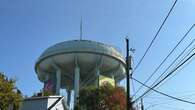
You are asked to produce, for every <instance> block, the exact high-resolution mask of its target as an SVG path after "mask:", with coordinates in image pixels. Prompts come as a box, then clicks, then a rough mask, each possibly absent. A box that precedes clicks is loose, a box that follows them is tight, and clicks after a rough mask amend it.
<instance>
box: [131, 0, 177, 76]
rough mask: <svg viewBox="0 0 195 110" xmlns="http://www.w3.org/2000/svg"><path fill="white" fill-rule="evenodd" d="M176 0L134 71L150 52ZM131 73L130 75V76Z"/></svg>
mask: <svg viewBox="0 0 195 110" xmlns="http://www.w3.org/2000/svg"><path fill="white" fill-rule="evenodd" d="M177 1H178V0H175V2H174V4H173V5H172V7H171V9H170V10H169V12H168V14H167V15H166V17H165V19H164V21H163V22H162V24H161V25H160V27H159V29H158V31H157V32H156V34H155V36H154V37H153V39H152V41H151V42H150V44H149V46H148V47H147V49H146V51H145V52H144V55H143V56H142V57H141V59H140V60H139V62H138V64H137V65H136V66H135V68H134V71H135V70H136V69H137V68H138V67H139V66H140V64H141V62H142V61H143V59H144V58H145V56H146V54H147V53H148V51H149V50H150V48H151V47H152V45H153V43H154V41H155V40H156V38H157V36H158V34H159V33H160V31H161V29H162V27H163V26H164V24H165V22H166V21H167V19H168V17H169V15H170V14H171V12H172V10H173V8H174V7H175V5H176V3H177ZM134 71H132V73H134ZM132 73H131V74H132Z"/></svg>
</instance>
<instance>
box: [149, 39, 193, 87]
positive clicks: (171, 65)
mask: <svg viewBox="0 0 195 110" xmlns="http://www.w3.org/2000/svg"><path fill="white" fill-rule="evenodd" d="M194 41H195V40H193V41H192V42H191V43H190V44H189V45H188V46H187V47H186V48H185V49H184V50H183V51H182V52H181V53H180V55H178V56H177V58H176V59H175V60H174V61H173V62H172V63H171V64H170V65H169V66H168V67H167V68H166V70H165V71H164V72H163V73H162V74H161V75H160V76H159V77H158V78H157V79H156V80H155V81H154V82H153V83H152V85H151V86H153V85H154V84H155V83H156V82H157V81H158V80H159V79H160V78H161V77H162V76H163V75H164V74H165V73H166V72H167V71H168V70H169V69H170V68H171V67H172V66H173V64H174V63H175V62H176V61H177V60H178V59H179V58H180V57H181V56H182V55H183V54H184V52H185V51H186V50H187V49H188V48H189V47H190V46H191V45H192V44H193V43H194ZM194 49H195V48H193V49H192V50H190V51H189V52H188V53H187V55H185V56H184V58H182V59H181V60H180V61H179V63H178V64H177V65H176V66H175V68H176V67H177V66H178V65H179V64H181V63H182V62H183V61H184V60H185V58H187V57H188V56H189V55H190V53H192V51H193V50H194ZM166 81H167V80H166ZM166 81H165V82H166ZM165 82H163V84H164V83H165ZM161 85H162V84H161Z"/></svg>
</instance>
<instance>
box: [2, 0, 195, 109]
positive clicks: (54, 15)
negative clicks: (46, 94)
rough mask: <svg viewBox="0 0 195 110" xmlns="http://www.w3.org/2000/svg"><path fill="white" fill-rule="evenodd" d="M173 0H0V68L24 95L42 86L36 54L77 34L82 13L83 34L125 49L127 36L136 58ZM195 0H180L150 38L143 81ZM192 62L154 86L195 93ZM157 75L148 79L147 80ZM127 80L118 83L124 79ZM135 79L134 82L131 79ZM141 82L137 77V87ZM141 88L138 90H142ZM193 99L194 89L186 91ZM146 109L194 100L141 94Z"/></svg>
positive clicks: (177, 35)
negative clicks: (138, 81)
mask: <svg viewBox="0 0 195 110" xmlns="http://www.w3.org/2000/svg"><path fill="white" fill-rule="evenodd" d="M173 2H174V1H173V0H166V1H165V0H82V1H81V0H80V1H79V0H0V71H2V72H5V73H6V75H7V76H9V77H12V78H16V79H17V86H18V87H19V89H21V91H22V92H23V93H24V94H25V95H29V96H30V95H32V94H33V93H34V92H37V91H39V90H40V89H41V88H42V86H43V85H42V84H41V83H40V82H39V81H38V79H37V77H36V74H35V72H34V64H35V61H36V59H37V58H38V57H39V55H40V54H41V53H42V52H43V51H44V50H45V49H46V48H47V47H49V46H51V45H53V44H55V43H58V42H62V41H66V40H74V39H78V38H79V24H80V17H81V16H82V17H83V36H84V39H87V40H95V41H99V42H104V43H107V44H111V45H115V46H117V47H119V48H120V49H121V50H122V53H123V55H125V40H124V38H125V36H127V35H128V36H129V38H130V40H131V41H130V43H131V44H130V46H131V47H133V48H135V49H136V52H135V53H134V55H133V56H134V57H133V58H134V63H135V64H137V62H138V60H139V59H140V57H141V56H142V55H143V53H144V51H145V49H146V47H147V46H148V45H149V43H150V41H151V39H152V38H153V36H154V34H155V32H156V31H157V28H158V27H159V25H160V24H161V22H162V21H163V19H164V17H165V16H166V14H167V12H168V10H169V8H170V7H171V5H172V4H173ZM194 10H195V1H194V0H178V3H177V5H176V7H175V8H174V10H173V13H172V14H171V15H170V17H169V19H168V20H167V22H166V24H165V26H164V28H163V29H162V31H161V32H160V34H159V36H158V38H157V39H156V41H155V42H154V45H153V46H152V48H151V50H150V51H149V53H148V54H147V56H146V58H145V59H144V61H143V63H142V64H141V65H140V67H139V68H138V70H137V71H136V73H135V74H134V77H135V78H137V79H139V80H140V81H142V82H143V81H144V80H145V79H146V78H147V77H148V76H149V75H150V74H151V72H153V71H154V69H155V68H156V67H157V66H158V64H159V63H160V62H161V61H162V60H163V58H165V56H166V55H167V54H168V52H169V51H170V50H171V49H172V48H173V47H174V46H175V45H176V43H177V42H178V41H179V39H181V37H182V35H184V34H185V32H186V31H187V30H188V28H190V26H191V25H192V24H194V23H195V14H194ZM194 35H195V29H194V30H193V31H192V32H191V33H190V34H189V36H188V37H187V38H186V39H185V40H184V41H183V42H182V44H181V45H180V46H179V48H177V50H176V51H175V52H174V54H173V55H172V56H171V57H170V58H169V59H168V61H167V62H166V63H165V64H164V65H163V67H164V68H161V70H159V72H158V74H157V75H156V76H155V77H157V76H158V75H159V74H160V72H161V71H163V69H165V67H166V66H167V65H168V64H170V62H171V61H173V58H175V56H176V55H178V54H179V52H181V51H182V49H183V48H184V47H185V46H186V45H187V44H188V43H189V42H190V41H191V40H192V39H194V38H195V37H194ZM194 66H195V62H194V61H192V62H191V63H190V64H189V65H188V66H186V67H185V68H184V69H182V70H181V71H180V72H178V73H177V75H176V76H174V77H173V78H172V79H171V80H169V81H168V82H166V83H165V84H164V85H163V86H162V87H160V88H158V90H161V91H163V92H166V93H168V94H171V95H175V96H178V97H180V96H186V95H189V94H193V93H194V94H195V86H194V85H195V80H194V79H195V74H194V70H195V69H194ZM155 77H154V78H153V79H152V80H151V81H150V82H149V83H148V84H151V82H152V81H154V79H155ZM124 83H125V82H123V83H122V84H123V85H124ZM134 83H135V82H134ZM138 87H139V85H138V84H136V83H135V89H137V88H138ZM142 92H143V91H141V92H140V93H139V94H138V95H140V94H141V93H142ZM189 98H190V99H189V100H191V101H194V102H195V95H192V96H190V97H189ZM144 102H145V103H144V104H145V105H146V107H147V106H150V105H153V104H158V103H161V102H169V103H168V104H161V105H157V106H153V107H150V110H164V109H166V110H174V109H175V110H176V108H178V110H182V109H185V110H192V109H193V108H194V106H193V105H190V104H185V103H181V102H178V101H173V100H171V99H169V98H166V97H164V96H161V95H158V94H156V93H153V94H151V95H149V96H148V97H147V98H144Z"/></svg>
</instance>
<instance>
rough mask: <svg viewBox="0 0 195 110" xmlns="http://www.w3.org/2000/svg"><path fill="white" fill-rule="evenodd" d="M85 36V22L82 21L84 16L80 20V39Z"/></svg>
mask: <svg viewBox="0 0 195 110" xmlns="http://www.w3.org/2000/svg"><path fill="white" fill-rule="evenodd" d="M82 37H83V22H82V16H81V21H80V40H82Z"/></svg>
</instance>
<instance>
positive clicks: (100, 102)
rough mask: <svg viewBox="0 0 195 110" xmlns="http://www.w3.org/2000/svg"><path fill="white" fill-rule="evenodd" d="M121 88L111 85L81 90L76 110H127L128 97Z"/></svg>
mask: <svg viewBox="0 0 195 110" xmlns="http://www.w3.org/2000/svg"><path fill="white" fill-rule="evenodd" d="M125 94H126V93H125V90H124V89H123V88H121V87H113V86H111V85H109V84H106V85H103V86H101V87H99V88H96V87H94V86H90V87H86V88H83V89H81V90H80V94H79V99H78V104H77V106H76V107H75V110H125V108H126V95H125Z"/></svg>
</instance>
